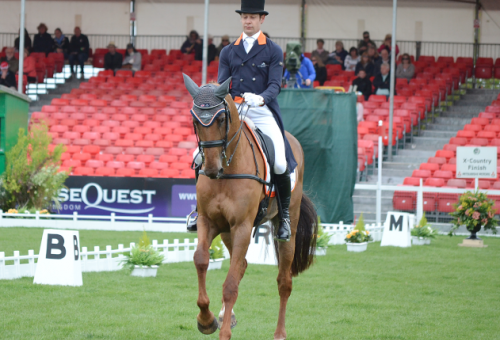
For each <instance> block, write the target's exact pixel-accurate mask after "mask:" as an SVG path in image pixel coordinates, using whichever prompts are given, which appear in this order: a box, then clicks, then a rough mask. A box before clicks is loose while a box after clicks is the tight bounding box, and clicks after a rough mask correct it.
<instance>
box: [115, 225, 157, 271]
mask: <svg viewBox="0 0 500 340" xmlns="http://www.w3.org/2000/svg"><path fill="white" fill-rule="evenodd" d="M123 255H124V256H125V260H123V261H122V263H123V268H127V269H129V270H133V269H134V267H135V266H146V267H151V266H159V265H161V264H162V262H163V259H164V256H163V254H160V252H159V251H158V250H156V249H154V248H153V246H152V245H151V243H150V242H149V238H148V235H147V234H146V231H144V232H143V233H142V237H141V239H140V240H139V244H138V245H137V246H135V247H133V248H132V249H131V251H130V254H126V253H125V254H123Z"/></svg>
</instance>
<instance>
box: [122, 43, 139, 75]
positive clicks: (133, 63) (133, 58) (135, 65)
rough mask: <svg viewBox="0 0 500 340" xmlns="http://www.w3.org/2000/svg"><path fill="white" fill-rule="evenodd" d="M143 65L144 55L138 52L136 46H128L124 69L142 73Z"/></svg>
mask: <svg viewBox="0 0 500 340" xmlns="http://www.w3.org/2000/svg"><path fill="white" fill-rule="evenodd" d="M141 63H142V55H141V54H140V53H139V52H137V50H136V49H135V47H134V45H132V44H128V45H127V51H126V53H125V59H123V67H122V68H124V69H126V70H132V71H134V72H135V71H140V70H141V66H142V65H141Z"/></svg>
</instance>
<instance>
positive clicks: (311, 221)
mask: <svg viewBox="0 0 500 340" xmlns="http://www.w3.org/2000/svg"><path fill="white" fill-rule="evenodd" d="M317 234H318V215H317V214H316V210H315V209H314V204H313V203H312V202H311V200H310V199H309V197H307V196H306V194H302V201H301V202H300V217H299V223H298V224H297V233H296V235H295V254H294V256H293V262H292V268H291V270H292V276H297V275H299V274H300V273H302V272H303V271H304V270H306V269H307V268H309V267H310V266H311V265H312V264H313V262H314V254H315V252H316V235H317ZM275 246H276V256H277V258H278V261H279V255H278V254H279V252H278V247H277V246H278V245H277V242H275Z"/></svg>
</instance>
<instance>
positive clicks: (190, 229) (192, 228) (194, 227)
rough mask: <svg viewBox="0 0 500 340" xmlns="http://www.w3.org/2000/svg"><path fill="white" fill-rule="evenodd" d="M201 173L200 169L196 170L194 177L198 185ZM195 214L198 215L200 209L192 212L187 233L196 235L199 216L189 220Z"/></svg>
mask: <svg viewBox="0 0 500 340" xmlns="http://www.w3.org/2000/svg"><path fill="white" fill-rule="evenodd" d="M199 172H200V170H199V169H195V170H194V176H195V181H196V183H198V176H199ZM194 213H198V207H196V209H195V210H193V212H191V214H189V216H188V221H187V223H186V224H187V231H188V232H192V233H196V232H197V231H198V224H197V223H198V216H196V217H195V218H193V219H189V217H191V215H193V214H194Z"/></svg>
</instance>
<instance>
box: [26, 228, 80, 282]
mask: <svg viewBox="0 0 500 340" xmlns="http://www.w3.org/2000/svg"><path fill="white" fill-rule="evenodd" d="M33 283H38V284H46V285H62V286H81V285H82V284H83V282H82V266H81V261H80V237H79V233H78V231H71V230H44V231H43V236H42V243H41V245H40V255H39V256H38V262H37V264H36V271H35V278H34V280H33Z"/></svg>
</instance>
